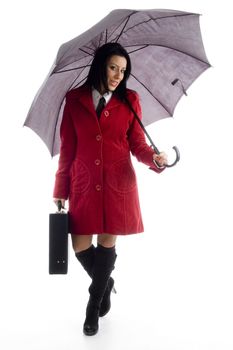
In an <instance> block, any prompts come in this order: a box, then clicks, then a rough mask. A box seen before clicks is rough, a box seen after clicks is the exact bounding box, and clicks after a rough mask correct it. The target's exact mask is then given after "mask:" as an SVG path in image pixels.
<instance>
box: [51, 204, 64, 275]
mask: <svg viewBox="0 0 233 350" xmlns="http://www.w3.org/2000/svg"><path fill="white" fill-rule="evenodd" d="M68 233H69V213H68V212H65V211H62V210H61V203H58V212H57V213H54V214H49V274H67V272H68Z"/></svg>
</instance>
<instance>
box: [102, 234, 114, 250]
mask: <svg viewBox="0 0 233 350" xmlns="http://www.w3.org/2000/svg"><path fill="white" fill-rule="evenodd" d="M116 238H117V236H115V235H109V234H102V235H99V236H98V243H99V244H100V245H102V246H103V247H105V248H112V247H114V246H115V244H116Z"/></svg>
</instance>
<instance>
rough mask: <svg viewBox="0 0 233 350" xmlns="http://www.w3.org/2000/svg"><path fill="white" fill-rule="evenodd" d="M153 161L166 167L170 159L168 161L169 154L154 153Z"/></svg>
mask: <svg viewBox="0 0 233 350" xmlns="http://www.w3.org/2000/svg"><path fill="white" fill-rule="evenodd" d="M153 159H154V160H155V161H156V162H157V163H158V164H159V165H160V166H164V165H166V164H167V162H168V159H167V154H166V153H165V152H161V153H159V154H156V153H154V154H153Z"/></svg>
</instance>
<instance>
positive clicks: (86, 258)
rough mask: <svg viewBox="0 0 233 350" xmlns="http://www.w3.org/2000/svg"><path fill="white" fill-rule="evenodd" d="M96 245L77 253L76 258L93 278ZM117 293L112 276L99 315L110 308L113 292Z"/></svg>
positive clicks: (103, 314) (101, 315)
mask: <svg viewBox="0 0 233 350" xmlns="http://www.w3.org/2000/svg"><path fill="white" fill-rule="evenodd" d="M95 249H96V248H95V246H94V245H93V244H92V245H91V246H90V247H89V248H88V249H86V250H83V251H81V252H79V253H75V256H76V258H77V259H78V261H79V262H80V263H81V265H82V266H83V268H84V270H85V271H86V272H87V273H88V275H89V276H90V277H91V278H92V269H93V265H94V261H95ZM112 291H113V292H114V293H116V290H115V288H114V279H113V278H112V277H110V278H109V280H108V284H107V287H106V290H105V293H104V296H103V299H102V302H101V304H100V310H99V316H100V317H103V316H105V315H106V314H107V313H108V312H109V310H110V308H111V299H110V296H111V292H112Z"/></svg>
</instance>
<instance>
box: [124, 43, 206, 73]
mask: <svg viewBox="0 0 233 350" xmlns="http://www.w3.org/2000/svg"><path fill="white" fill-rule="evenodd" d="M133 46H136V47H137V46H138V45H128V46H125V48H127V47H133ZM148 46H158V47H164V48H166V49H170V50H173V51H177V52H180V53H182V54H183V55H186V56H189V57H191V58H193V59H195V60H197V61H200V62H202V63H205V64H207V65H208V66H209V67H210V64H209V63H208V62H206V61H203V60H201V59H200V58H197V57H195V56H193V55H191V54H190V53H187V52H184V51H181V50H178V49H175V48H173V47H169V46H165V45H157V44H145V46H144V47H142V48H146V47H148ZM139 50H140V49H139ZM135 51H138V50H135ZM135 51H132V52H135ZM132 52H130V53H132Z"/></svg>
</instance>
